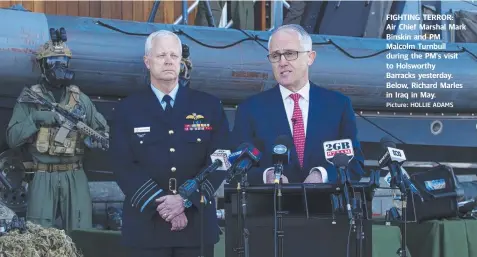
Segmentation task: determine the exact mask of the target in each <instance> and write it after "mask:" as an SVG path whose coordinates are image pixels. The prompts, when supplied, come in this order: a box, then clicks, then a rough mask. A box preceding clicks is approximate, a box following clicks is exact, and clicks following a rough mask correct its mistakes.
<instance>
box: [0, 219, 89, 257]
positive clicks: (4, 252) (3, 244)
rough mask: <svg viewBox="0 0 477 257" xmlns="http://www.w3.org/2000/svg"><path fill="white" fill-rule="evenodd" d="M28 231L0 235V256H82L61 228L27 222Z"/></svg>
mask: <svg viewBox="0 0 477 257" xmlns="http://www.w3.org/2000/svg"><path fill="white" fill-rule="evenodd" d="M27 228H28V231H27V232H25V233H23V234H21V233H20V232H19V231H18V230H14V231H10V232H8V233H7V234H5V235H2V236H0V257H82V255H81V254H80V253H79V252H78V250H77V249H76V247H75V245H74V243H73V241H72V240H71V238H70V237H69V236H67V235H66V234H65V232H64V231H63V230H58V229H55V228H43V227H41V226H39V225H37V224H33V223H31V222H27Z"/></svg>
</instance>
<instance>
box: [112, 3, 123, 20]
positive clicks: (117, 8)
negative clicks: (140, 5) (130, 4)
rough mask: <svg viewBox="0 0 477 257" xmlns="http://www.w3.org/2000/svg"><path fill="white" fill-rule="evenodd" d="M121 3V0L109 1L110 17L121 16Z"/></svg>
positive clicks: (118, 17)
mask: <svg viewBox="0 0 477 257" xmlns="http://www.w3.org/2000/svg"><path fill="white" fill-rule="evenodd" d="M121 8H122V3H121V1H111V18H112V19H121V18H122V10H121Z"/></svg>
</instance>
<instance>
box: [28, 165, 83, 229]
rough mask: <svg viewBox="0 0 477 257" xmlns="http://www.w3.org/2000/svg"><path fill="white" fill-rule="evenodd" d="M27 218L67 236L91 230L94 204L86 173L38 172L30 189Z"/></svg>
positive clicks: (78, 171)
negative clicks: (63, 231) (79, 231)
mask: <svg viewBox="0 0 477 257" xmlns="http://www.w3.org/2000/svg"><path fill="white" fill-rule="evenodd" d="M26 216H27V220H29V221H31V222H33V223H36V224H39V225H41V226H43V227H56V228H59V229H64V230H65V231H66V232H67V233H70V232H71V231H72V230H74V229H87V228H91V227H92V202H91V195H90V192H89V187H88V179H87V177H86V174H85V172H84V171H83V170H82V169H80V170H75V171H62V172H52V173H48V172H36V173H35V175H34V177H33V181H32V182H31V183H29V185H28V209H27V214H26ZM58 220H59V222H58ZM58 223H59V224H58Z"/></svg>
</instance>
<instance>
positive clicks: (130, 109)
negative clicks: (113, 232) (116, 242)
mask: <svg viewBox="0 0 477 257" xmlns="http://www.w3.org/2000/svg"><path fill="white" fill-rule="evenodd" d="M181 45H182V44H181V41H180V39H179V37H177V36H176V35H175V34H174V33H172V32H169V31H165V30H161V31H158V32H155V33H152V34H151V35H150V36H149V37H148V38H147V41H146V46H145V52H146V53H145V56H144V62H145V64H146V67H147V68H148V69H149V71H150V77H151V86H150V87H148V88H147V89H146V90H144V91H142V92H138V93H136V94H134V95H131V96H129V97H127V98H126V99H124V100H123V101H122V102H121V103H120V104H119V105H118V107H117V108H116V111H115V117H114V121H113V122H114V125H113V126H112V129H111V132H112V133H111V134H112V141H111V147H110V149H111V151H110V152H111V153H112V164H113V167H114V172H115V174H116V176H117V182H118V185H119V186H120V188H121V189H122V191H123V192H124V194H125V195H126V198H125V201H124V210H123V227H122V238H123V242H124V243H125V244H126V245H127V246H129V247H130V248H131V249H132V253H131V256H135V257H142V256H145V257H148V256H151V257H152V256H154V257H166V256H167V257H179V256H180V257H197V256H199V255H200V238H201V229H200V212H199V210H200V204H201V203H200V202H201V201H200V199H201V197H200V195H199V193H198V192H195V193H194V194H193V195H191V196H190V199H183V198H182V197H181V196H180V195H179V194H178V193H177V190H178V188H179V186H180V185H181V184H183V183H184V182H185V181H186V180H188V179H192V178H194V177H195V176H196V175H197V174H198V173H199V172H200V171H201V170H202V169H204V168H205V167H207V166H208V165H210V163H211V158H210V155H211V154H212V153H213V152H214V151H215V150H216V149H219V148H220V149H226V148H225V147H226V146H227V136H228V133H229V124H228V121H227V119H226V116H225V113H224V110H223V107H222V104H221V102H220V101H219V100H218V99H217V98H215V97H213V96H211V95H208V94H206V93H203V92H199V91H196V90H193V89H190V88H187V87H183V86H182V85H180V83H179V82H178V75H179V71H180V62H181V55H182V47H181ZM224 179H225V172H213V173H211V174H210V175H209V176H208V179H207V180H206V181H205V183H206V184H207V188H209V190H205V191H204V196H205V199H206V202H205V208H204V213H203V214H204V219H203V221H204V245H205V247H204V253H205V256H206V257H212V256H213V251H214V244H215V243H217V242H218V240H219V227H218V223H217V222H218V221H217V217H216V209H215V200H214V193H215V191H216V189H217V188H218V187H219V186H220V185H221V183H222V181H223V180H224ZM189 203H190V204H191V205H190V206H189Z"/></svg>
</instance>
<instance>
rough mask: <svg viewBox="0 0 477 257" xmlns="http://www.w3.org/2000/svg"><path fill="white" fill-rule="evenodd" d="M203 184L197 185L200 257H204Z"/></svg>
mask: <svg viewBox="0 0 477 257" xmlns="http://www.w3.org/2000/svg"><path fill="white" fill-rule="evenodd" d="M203 192H204V183H200V185H199V194H200V208H199V217H200V256H199V257H205V255H204V209H205V204H206V203H205V196H204V193H203Z"/></svg>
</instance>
